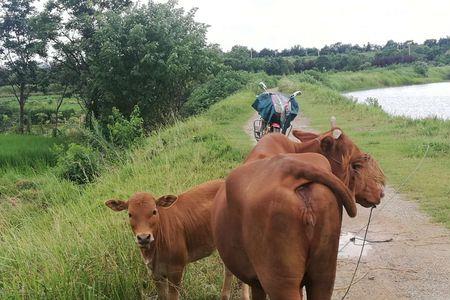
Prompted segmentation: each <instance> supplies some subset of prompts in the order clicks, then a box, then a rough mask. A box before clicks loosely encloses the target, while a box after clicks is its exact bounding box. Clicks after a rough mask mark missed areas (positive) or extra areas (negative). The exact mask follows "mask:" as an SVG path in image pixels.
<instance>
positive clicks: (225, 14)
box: [140, 0, 450, 50]
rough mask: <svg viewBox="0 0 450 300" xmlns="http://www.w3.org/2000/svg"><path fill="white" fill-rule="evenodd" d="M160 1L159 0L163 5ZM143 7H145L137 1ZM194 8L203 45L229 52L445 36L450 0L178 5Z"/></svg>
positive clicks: (204, 0)
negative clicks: (202, 26)
mask: <svg viewBox="0 0 450 300" xmlns="http://www.w3.org/2000/svg"><path fill="white" fill-rule="evenodd" d="M163 1H164V0H160V2H163ZM140 2H144V1H142V0H141V1H140ZM179 4H180V5H181V6H183V7H184V8H186V9H190V8H192V7H198V8H199V10H198V12H197V21H200V22H203V23H207V24H209V25H210V26H211V27H210V28H209V31H208V40H209V42H211V43H218V44H220V45H221V47H222V49H224V50H229V49H230V48H231V47H232V46H233V45H236V44H239V45H244V46H248V47H253V48H255V49H257V50H260V49H262V48H264V47H268V48H272V49H283V48H290V47H291V46H293V45H296V44H300V45H302V46H306V47H313V46H314V47H322V46H324V45H325V44H332V43H335V42H344V43H352V44H356V43H357V44H360V45H362V44H365V43H367V42H370V43H376V44H385V43H386V41H388V40H390V39H393V40H395V41H406V40H414V41H415V42H420V43H421V42H423V41H424V40H425V39H429V38H440V37H445V36H449V35H450V0H421V1H419V0H370V1H368V0H330V1H327V0H308V1H304V0H297V1H295V0H277V1H274V0H259V1H258V0H221V1H217V0H179Z"/></svg>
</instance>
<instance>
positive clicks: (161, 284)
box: [153, 275, 168, 300]
mask: <svg viewBox="0 0 450 300" xmlns="http://www.w3.org/2000/svg"><path fill="white" fill-rule="evenodd" d="M153 282H154V283H155V285H156V290H157V292H158V299H162V300H166V299H168V284H167V278H165V277H163V276H159V275H153Z"/></svg>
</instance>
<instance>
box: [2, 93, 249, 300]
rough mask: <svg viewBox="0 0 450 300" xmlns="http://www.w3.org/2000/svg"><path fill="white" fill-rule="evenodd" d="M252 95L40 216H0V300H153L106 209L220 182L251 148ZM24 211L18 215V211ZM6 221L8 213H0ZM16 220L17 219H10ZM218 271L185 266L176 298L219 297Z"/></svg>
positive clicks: (126, 233)
mask: <svg viewBox="0 0 450 300" xmlns="http://www.w3.org/2000/svg"><path fill="white" fill-rule="evenodd" d="M253 97H254V94H253V93H252V92H241V93H238V94H236V95H234V96H232V97H229V98H227V99H226V100H224V101H222V102H221V103H219V104H217V105H215V106H214V107H213V108H212V109H210V110H209V111H208V112H207V113H206V114H204V115H202V116H199V117H194V118H191V119H189V120H187V121H186V122H177V123H176V124H175V125H173V126H171V127H169V128H167V129H165V130H161V131H159V132H157V133H155V134H154V135H153V136H151V137H150V138H149V139H148V141H147V143H146V145H145V146H144V147H142V148H140V149H138V150H136V151H135V152H134V153H133V155H132V156H131V158H130V160H129V161H128V163H126V164H125V165H123V166H121V167H115V168H113V167H112V168H111V169H110V170H108V173H107V174H104V176H102V177H101V178H99V180H98V182H97V183H95V184H93V185H90V186H88V187H87V188H86V190H85V191H84V192H82V193H80V194H77V193H72V199H70V200H69V201H66V203H65V204H64V205H63V204H60V205H58V204H56V205H54V206H51V207H50V209H48V210H45V211H42V212H41V214H40V216H39V217H37V216H36V214H35V213H34V212H33V211H26V210H24V211H22V212H21V213H15V214H13V216H14V217H11V214H10V212H11V211H13V210H14V208H10V209H8V213H1V212H0V233H1V240H0V253H1V254H0V298H31V299H35V298H49V299H73V298H108V299H111V298H113V299H136V298H146V297H148V296H150V295H155V290H154V286H153V284H152V283H150V280H149V277H148V276H147V275H146V270H145V268H144V266H143V263H142V262H141V258H140V256H139V252H138V249H137V247H136V246H135V245H134V242H133V239H132V237H131V231H130V229H129V228H128V225H127V217H126V214H118V213H114V212H112V211H110V210H109V209H108V208H107V207H106V206H105V205H104V201H105V200H107V199H109V198H112V197H114V198H117V197H119V198H127V197H128V196H130V194H131V193H133V192H135V191H149V192H152V193H153V194H155V195H161V194H164V193H179V192H182V191H183V190H186V189H188V188H190V187H192V186H194V185H196V184H199V183H201V182H204V181H206V180H209V179H213V178H222V177H224V176H226V174H227V173H228V171H229V170H230V169H231V168H233V167H234V166H236V165H237V164H239V163H240V162H241V161H242V160H243V158H244V155H245V154H246V152H247V151H248V150H249V148H250V145H251V143H250V141H249V139H248V136H246V135H245V134H243V132H242V124H244V122H245V121H246V120H247V119H248V118H249V117H250V115H251V113H252V112H251V107H250V103H251V101H252V99H253ZM21 209H23V208H20V207H19V208H17V210H21ZM4 212H6V211H4ZM19 216H20V218H21V220H18V217H19ZM221 279H222V266H221V265H220V263H219V260H218V258H217V256H212V257H210V258H208V259H206V260H202V261H200V262H198V263H196V264H194V265H192V266H190V267H189V270H188V272H187V274H186V275H185V278H184V288H183V290H182V294H183V295H184V298H186V299H211V298H216V297H217V295H219V293H220V284H221Z"/></svg>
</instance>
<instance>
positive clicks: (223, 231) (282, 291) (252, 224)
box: [213, 153, 356, 300]
mask: <svg viewBox="0 0 450 300" xmlns="http://www.w3.org/2000/svg"><path fill="white" fill-rule="evenodd" d="M225 194H226V196H225ZM338 200H339V201H338ZM214 201H215V203H214V209H213V234H214V241H215V243H216V246H217V249H218V251H219V254H220V256H221V257H222V259H223V261H224V263H225V265H226V266H227V268H229V269H230V270H231V271H232V272H233V274H235V275H236V276H237V277H238V278H239V279H241V280H242V281H244V282H245V283H247V284H249V285H250V286H251V287H252V299H253V300H259V299H265V297H266V293H267V294H268V295H269V297H270V299H271V300H279V299H286V300H295V299H301V298H302V296H301V288H302V287H303V286H306V290H307V295H308V299H321V300H322V299H330V298H331V294H332V291H333V285H334V278H335V273H336V259H337V251H338V245H339V234H340V229H341V222H342V204H343V206H344V208H345V209H346V211H347V212H348V214H349V215H354V214H355V213H356V204H355V202H354V201H355V200H354V198H353V196H352V193H351V191H350V190H349V189H348V188H347V187H346V186H345V185H344V184H343V183H342V181H341V180H339V179H338V178H337V177H336V176H335V175H333V173H332V172H331V166H330V163H329V162H328V160H327V159H326V158H325V157H324V156H322V155H320V154H316V153H304V154H282V155H276V156H273V157H270V158H266V159H259V160H255V161H253V162H249V163H246V164H244V165H242V166H240V167H238V168H237V169H235V170H234V171H232V172H231V173H230V175H229V176H228V177H227V179H226V183H225V187H224V188H221V189H220V190H219V192H218V194H217V196H216V199H215V200H214Z"/></svg>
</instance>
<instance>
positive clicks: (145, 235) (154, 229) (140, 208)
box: [105, 192, 177, 248]
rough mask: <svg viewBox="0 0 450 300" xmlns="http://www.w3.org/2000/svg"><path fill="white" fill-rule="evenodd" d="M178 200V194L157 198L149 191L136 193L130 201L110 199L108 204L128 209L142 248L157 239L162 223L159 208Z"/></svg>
mask: <svg viewBox="0 0 450 300" xmlns="http://www.w3.org/2000/svg"><path fill="white" fill-rule="evenodd" d="M176 200H177V196H174V195H166V196H162V197H160V198H159V199H155V198H154V197H153V196H152V195H151V194H149V193H142V192H141V193H135V194H134V195H133V196H131V198H130V199H128V201H123V200H108V201H106V202H105V204H106V206H108V207H109V208H111V209H112V210H114V211H122V210H127V211H128V216H129V218H130V225H131V229H132V230H133V233H134V235H135V237H136V243H137V244H138V246H139V247H141V248H148V247H150V245H151V243H152V242H153V241H154V240H155V236H156V235H157V233H158V229H159V225H160V220H159V218H160V214H159V213H160V212H159V211H158V209H159V208H161V207H163V208H168V207H170V206H172V205H173V204H174V203H175V201H176Z"/></svg>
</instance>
